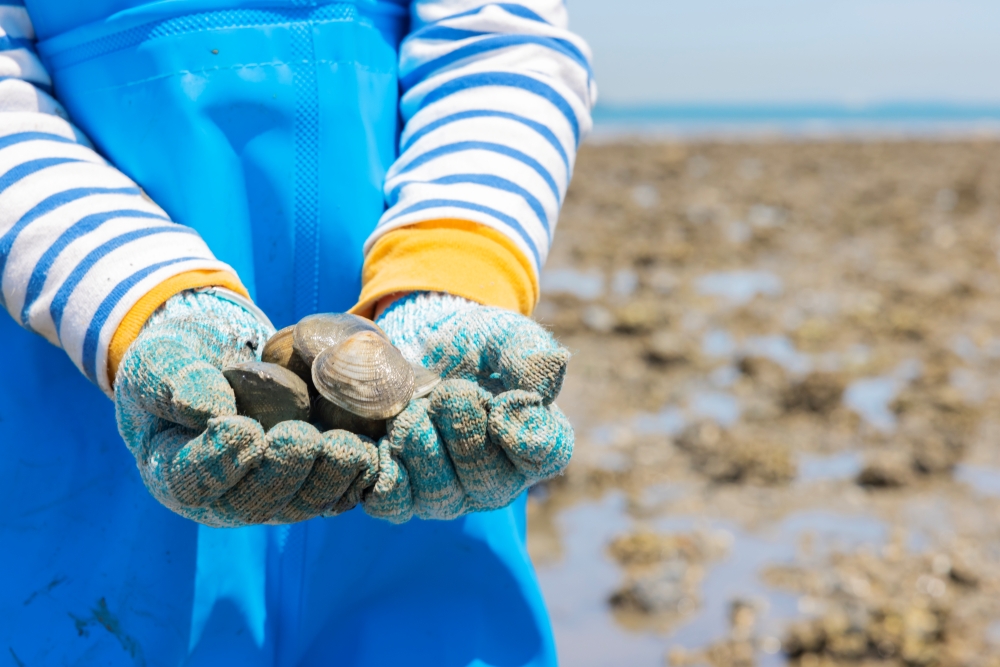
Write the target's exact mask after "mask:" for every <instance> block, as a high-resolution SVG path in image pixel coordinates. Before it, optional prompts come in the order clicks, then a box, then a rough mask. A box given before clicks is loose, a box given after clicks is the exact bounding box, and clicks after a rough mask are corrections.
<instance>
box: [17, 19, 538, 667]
mask: <svg viewBox="0 0 1000 667" xmlns="http://www.w3.org/2000/svg"><path fill="white" fill-rule="evenodd" d="M406 4H407V3H406V2H405V1H404V0H396V1H390V0H380V1H378V2H375V1H368V2H365V1H364V0H358V2H354V3H344V2H337V3H322V2H308V1H302V0H287V1H285V2H282V1H281V0H266V2H265V1H259V2H255V1H246V0H243V1H239V0H165V1H162V2H148V3H144V2H142V0H86V1H83V0H28V9H29V12H30V14H31V17H32V19H33V21H34V25H35V28H36V31H37V33H38V35H39V44H38V50H39V53H40V55H41V56H42V59H43V61H44V62H45V64H46V66H47V67H48V68H49V71H50V73H51V74H52V76H53V79H54V82H55V90H56V94H57V96H58V97H59V99H60V100H61V101H62V103H63V104H64V105H65V106H66V108H67V109H68V110H69V112H70V115H71V117H72V120H73V121H74V122H75V123H76V124H77V125H78V126H79V127H80V128H81V129H82V130H83V131H84V132H85V133H86V134H87V135H88V136H89V137H90V138H91V140H92V141H93V142H94V144H95V145H96V146H97V148H98V149H99V150H100V151H101V152H102V153H103V154H104V155H105V156H106V157H108V158H109V160H110V161H111V162H112V163H114V164H115V165H116V166H117V167H118V168H120V169H121V170H122V171H124V172H125V173H126V174H128V175H129V176H130V177H132V178H133V179H135V180H136V181H137V182H138V183H139V184H140V185H141V186H142V187H143V188H144V189H145V190H146V191H147V192H148V193H149V195H150V196H151V197H152V199H153V200H154V201H156V202H157V203H159V204H160V205H161V206H162V207H163V208H164V209H165V210H166V211H167V212H168V213H169V214H170V215H171V216H172V218H173V219H174V220H176V221H178V222H181V223H183V224H186V225H190V226H192V227H194V228H195V229H197V230H198V231H199V232H200V233H201V235H202V236H203V237H204V238H205V240H206V241H207V242H208V244H209V246H210V247H211V248H212V250H213V251H214V252H215V254H216V256H218V257H219V258H220V259H221V260H223V261H225V262H228V263H229V264H230V265H231V266H233V267H234V268H235V269H236V271H237V272H238V273H239V275H240V277H241V278H242V279H243V281H244V283H245V284H246V286H247V287H248V288H249V290H250V291H251V293H252V294H253V296H254V298H255V300H256V301H257V303H258V304H259V305H260V306H261V307H262V308H263V309H264V310H265V311H266V312H267V314H268V315H269V316H270V317H271V318H272V320H273V321H274V323H275V325H276V326H279V327H281V326H285V325H287V324H289V323H292V322H294V321H295V320H296V319H297V318H299V317H301V316H303V315H305V314H307V313H311V312H316V311H340V310H345V309H346V308H348V307H350V306H351V305H352V303H353V301H354V299H355V298H356V296H357V294H358V292H359V288H360V270H361V263H362V252H361V246H362V243H363V242H364V240H365V238H366V237H367V236H368V234H369V233H370V232H371V230H372V229H373V227H374V226H375V223H376V221H377V220H378V218H379V216H380V214H381V213H382V211H383V199H382V192H381V189H382V180H383V177H384V175H385V173H386V170H387V169H388V167H389V166H390V165H391V163H392V162H393V160H394V158H395V156H396V142H397V136H398V132H399V115H398V109H397V102H398V99H397V95H398V92H397V90H398V87H397V52H398V45H399V42H400V40H401V39H402V37H403V36H404V35H405V32H406V29H407V26H408V18H407V6H406ZM0 342H2V346H3V358H4V362H3V365H2V368H0V573H2V575H0V576H2V580H0V581H2V583H0V665H2V664H11V665H28V666H29V667H35V666H36V665H213V666H227V665H239V666H247V667H252V666H256V665H434V666H436V667H447V666H450V665H471V664H475V665H504V666H507V665H511V666H512V665H529V664H530V665H551V664H554V663H555V657H554V648H553V643H552V637H551V631H550V628H549V625H548V620H547V616H546V613H545V609H544V605H543V602H542V599H541V595H540V593H539V589H538V586H537V583H536V580H535V576H534V572H533V570H532V568H531V565H530V562H529V560H528V557H527V553H526V550H525V546H524V536H525V523H524V522H525V508H524V498H523V497H522V498H521V500H519V501H518V502H517V503H516V504H515V505H514V506H513V507H511V508H508V509H506V510H503V511H498V512H491V513H485V514H477V515H472V516H469V517H466V518H464V519H461V520H458V521H451V522H424V521H418V520H413V521H411V522H409V523H407V524H405V525H402V526H393V525H391V524H388V523H385V522H382V521H376V520H374V519H371V518H369V517H368V516H366V515H365V514H364V513H363V512H362V511H361V510H360V509H355V510H353V511H351V512H348V513H347V514H345V515H343V516H340V517H336V518H333V519H316V520H313V521H309V522H306V523H302V524H297V525H294V526H281V527H267V526H261V527H251V528H243V529H211V528H206V527H203V526H199V525H197V524H195V523H193V522H190V521H187V520H185V519H182V518H181V517H179V516H176V515H174V514H172V513H171V512H169V511H168V510H166V509H165V508H163V507H161V506H160V505H159V504H157V503H156V501H155V500H153V498H152V497H150V496H149V494H148V493H147V492H146V490H145V488H144V487H143V485H142V482H141V481H140V479H139V474H138V472H137V470H136V467H135V463H134V461H133V459H132V456H131V455H130V454H129V452H128V450H127V449H126V448H125V445H124V444H123V443H122V441H121V439H120V438H119V436H118V433H117V431H116V427H115V421H114V410H113V406H112V404H111V402H110V401H109V400H108V399H107V398H106V397H105V396H103V395H102V394H101V392H100V391H99V390H98V389H97V388H96V387H94V386H92V385H91V384H89V383H88V382H87V381H86V380H85V379H84V377H83V376H82V375H81V374H80V373H79V371H77V370H76V369H75V368H74V367H73V366H72V365H71V363H70V361H69V359H68V358H67V357H66V356H65V355H64V353H63V352H61V351H60V350H58V349H56V348H55V347H53V346H51V345H50V344H49V343H47V342H46V341H44V340H43V339H42V338H40V337H38V336H35V335H33V334H30V333H27V332H25V331H22V330H20V329H19V328H17V326H16V325H15V324H14V323H13V321H12V320H11V319H10V318H7V317H2V318H0ZM5 661H6V662H5Z"/></svg>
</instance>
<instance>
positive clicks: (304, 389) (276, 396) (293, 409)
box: [222, 361, 310, 430]
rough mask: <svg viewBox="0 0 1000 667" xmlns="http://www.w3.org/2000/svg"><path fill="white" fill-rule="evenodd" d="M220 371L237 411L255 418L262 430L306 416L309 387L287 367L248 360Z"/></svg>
mask: <svg viewBox="0 0 1000 667" xmlns="http://www.w3.org/2000/svg"><path fill="white" fill-rule="evenodd" d="M222 374H223V375H224V376H225V378H226V380H227V381H228V382H229V386H231V387H232V388H233V393H234V394H236V409H237V411H238V412H239V413H240V414H241V415H246V416H247V417H252V418H253V419H256V420H257V421H258V422H260V425H261V426H263V427H264V429H265V430H268V429H270V428H271V427H272V426H274V425H275V424H279V423H281V422H283V421H291V420H293V419H299V420H302V421H306V420H308V419H309V407H310V400H309V388H308V386H307V385H306V383H305V382H303V381H302V379H301V378H300V377H299V376H298V375H296V374H295V373H293V372H292V371H290V370H288V369H287V368H284V367H283V366H279V365H277V364H271V363H266V362H263V361H250V362H247V363H243V364H237V365H235V366H231V367H229V368H226V369H223V371H222Z"/></svg>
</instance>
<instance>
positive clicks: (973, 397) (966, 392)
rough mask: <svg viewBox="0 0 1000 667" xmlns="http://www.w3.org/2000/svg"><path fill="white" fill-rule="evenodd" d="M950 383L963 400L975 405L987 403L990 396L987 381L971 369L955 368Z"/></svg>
mask: <svg viewBox="0 0 1000 667" xmlns="http://www.w3.org/2000/svg"><path fill="white" fill-rule="evenodd" d="M948 381H949V383H950V384H951V386H952V387H954V388H955V389H957V390H958V393H959V394H961V395H962V398H964V399H965V400H966V401H967V402H969V403H972V404H974V405H978V404H980V403H982V402H983V401H985V400H986V398H987V395H988V394H989V388H988V386H987V383H986V379H985V378H984V377H983V376H982V375H980V374H979V373H977V372H976V371H974V370H972V369H971V368H953V369H952V370H951V373H950V374H949V377H948Z"/></svg>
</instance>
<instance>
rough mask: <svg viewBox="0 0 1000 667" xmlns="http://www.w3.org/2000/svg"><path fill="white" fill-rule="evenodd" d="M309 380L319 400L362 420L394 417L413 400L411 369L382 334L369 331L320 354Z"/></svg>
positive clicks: (359, 333) (357, 334)
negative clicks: (323, 400)
mask: <svg viewBox="0 0 1000 667" xmlns="http://www.w3.org/2000/svg"><path fill="white" fill-rule="evenodd" d="M312 378H313V384H314V385H315V387H316V390H317V391H318V392H319V393H320V395H321V396H323V398H325V399H327V400H328V401H330V402H331V403H334V404H336V405H339V406H340V407H342V408H344V409H345V410H349V411H350V412H353V413H354V414H356V415H360V416H362V417H365V418H366V419H388V418H390V417H394V416H396V415H397V414H399V413H400V412H402V410H403V408H405V407H406V404H407V403H409V401H410V398H411V397H412V396H413V388H414V373H413V366H411V365H410V363H409V362H408V361H406V359H404V358H403V355H402V353H401V352H400V351H399V350H398V349H396V347H395V346H393V344H392V343H390V342H389V340H388V339H387V338H385V336H384V334H383V335H380V334H379V333H376V332H375V331H371V330H364V331H359V332H357V333H354V334H353V335H351V336H349V337H347V338H346V339H344V340H342V341H341V342H339V343H338V344H336V345H334V346H332V347H329V348H327V349H326V350H324V351H322V352H320V353H319V355H318V356H317V357H316V359H315V361H314V362H313V365H312Z"/></svg>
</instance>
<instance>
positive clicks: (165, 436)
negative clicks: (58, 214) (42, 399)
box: [115, 292, 378, 526]
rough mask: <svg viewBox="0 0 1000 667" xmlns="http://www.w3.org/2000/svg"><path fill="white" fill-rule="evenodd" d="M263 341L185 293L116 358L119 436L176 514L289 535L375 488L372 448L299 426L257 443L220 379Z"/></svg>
mask: <svg viewBox="0 0 1000 667" xmlns="http://www.w3.org/2000/svg"><path fill="white" fill-rule="evenodd" d="M273 333H274V330H273V328H271V327H270V325H265V324H262V323H261V322H260V321H259V320H258V319H257V318H256V317H255V316H254V315H252V314H251V313H250V312H248V311H247V310H245V309H244V308H242V307H241V306H239V305H237V304H236V303H233V302H232V301H229V300H227V299H224V298H220V297H219V296H215V295H213V294H208V293H198V292H184V293H181V294H179V295H177V296H174V297H172V298H171V299H169V300H168V301H167V303H166V304H164V305H163V306H162V307H161V308H160V309H159V310H157V311H156V312H155V313H154V314H153V316H152V317H150V318H149V321H148V322H146V324H145V326H144V327H143V330H142V332H141V333H140V334H139V336H138V338H136V340H135V342H133V343H132V345H131V346H130V347H129V349H128V351H127V352H126V353H125V356H124V358H123V359H122V362H121V364H120V365H119V367H118V374H117V376H116V378H115V414H116V416H117V419H118V430H119V432H120V433H121V436H122V438H123V439H124V440H125V443H126V444H127V445H128V448H129V450H130V451H131V452H132V455H133V456H135V459H136V463H137V464H138V467H139V473H140V475H141V476H142V481H143V482H144V483H145V485H146V488H148V489H149V491H150V493H152V494H153V496H154V497H155V498H156V499H157V500H159V501H160V502H161V503H163V504H164V505H165V506H167V507H168V508H170V509H172V510H173V511H175V512H177V513H178V514H180V515H182V516H185V517H187V518H189V519H193V520H195V521H199V522H201V523H204V524H208V525H212V526H244V525H250V524H257V523H291V522H295V521H302V520H304V519H309V518H312V517H314V516H319V515H331V514H337V513H339V512H342V511H345V510H347V509H350V508H351V507H353V506H354V505H356V504H357V503H358V501H359V500H360V498H361V492H362V491H363V490H364V489H365V488H366V487H368V486H370V485H371V484H372V483H373V482H374V481H375V475H376V472H377V469H378V468H377V466H378V453H377V450H376V448H375V445H374V443H372V442H371V441H368V440H365V439H364V438H361V437H359V436H355V435H353V434H351V433H347V432H346V431H330V432H329V433H325V434H320V433H319V431H317V430H316V428H315V427H313V426H311V425H310V424H306V423H305V422H299V421H289V422H283V423H281V424H278V425H277V426H275V427H274V428H272V429H271V430H270V431H268V432H267V433H266V434H265V432H264V429H263V428H262V427H261V425H260V424H259V423H257V422H256V421H254V420H253V419H250V418H249V417H241V416H238V415H237V414H236V398H235V396H234V394H233V390H232V389H231V388H230V386H229V383H228V382H226V379H225V377H224V376H223V375H222V369H223V368H224V367H226V366H229V365H232V364H236V363H240V362H244V361H253V360H259V358H260V353H261V351H262V350H263V347H264V343H265V342H266V341H267V339H268V338H269V337H270V336H271V335H272V334H273Z"/></svg>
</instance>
